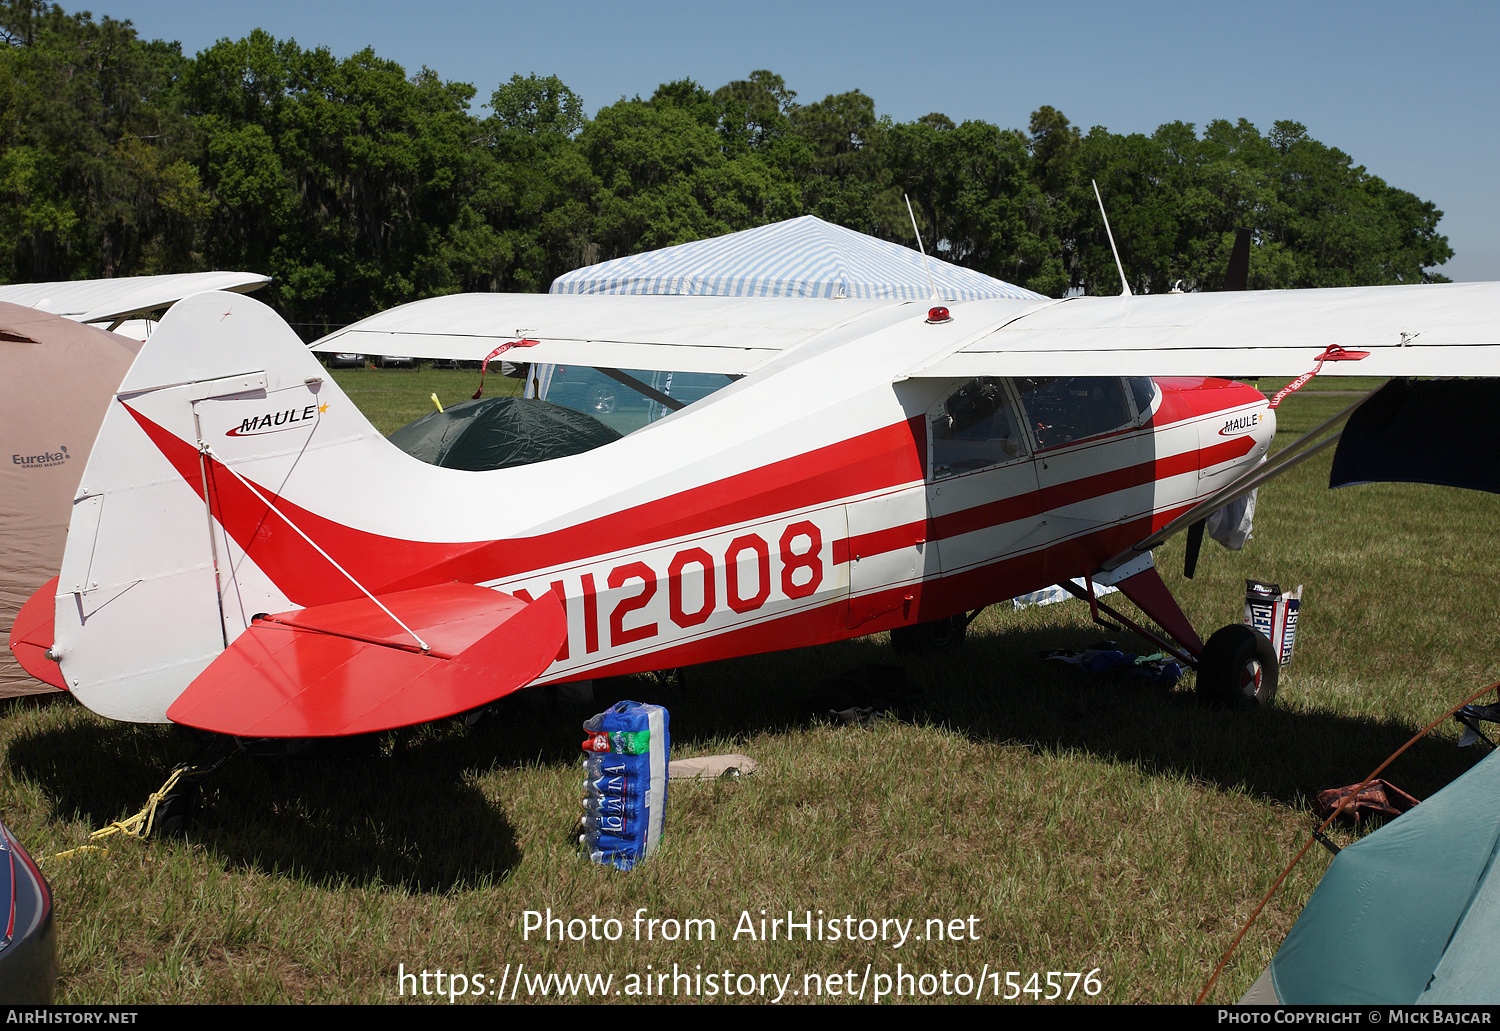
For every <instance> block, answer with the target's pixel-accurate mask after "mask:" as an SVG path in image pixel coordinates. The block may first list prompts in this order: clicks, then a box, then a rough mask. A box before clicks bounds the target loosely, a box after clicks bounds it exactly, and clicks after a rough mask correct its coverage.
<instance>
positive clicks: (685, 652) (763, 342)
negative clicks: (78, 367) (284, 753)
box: [13, 284, 1500, 737]
mask: <svg viewBox="0 0 1500 1031" xmlns="http://www.w3.org/2000/svg"><path fill="white" fill-rule="evenodd" d="M507 343H509V344H511V345H512V346H514V347H520V348H523V349H524V350H518V351H515V352H514V353H513V354H512V355H510V356H511V357H520V358H521V359H522V360H527V361H536V362H555V363H563V364H568V365H587V366H592V367H597V368H601V369H607V370H611V371H615V370H621V369H628V370H667V369H671V370H679V371H690V372H701V373H722V374H725V375H727V376H730V377H738V378H735V379H734V380H733V382H732V383H731V384H730V385H728V386H726V387H724V388H723V389H721V390H718V391H717V392H715V393H712V394H710V395H708V396H707V397H704V398H703V399H701V400H698V401H696V402H695V403H693V404H690V405H688V406H687V407H685V408H683V409H681V410H679V411H674V412H672V413H671V414H670V415H669V416H668V417H666V418H663V419H661V420H659V421H656V422H653V423H651V424H650V425H648V426H646V427H645V428H643V429H640V430H638V431H637V432H634V433H630V434H628V435H626V436H624V437H622V438H621V439H619V440H617V441H615V442H613V443H610V444H607V445H605V446H603V447H599V448H597V449H595V450H592V451H589V452H587V453H583V454H578V455H574V456H572V457H568V458H562V459H555V460H552V461H545V462H540V463H537V464H534V465H528V466H523V467H518V468H509V469H501V470H495V471H490V472H467V471H460V470H453V469H444V468H438V467H435V466H431V465H427V464H424V463H422V462H420V461H418V460H416V459H414V458H412V457H410V456H408V455H407V454H405V453H403V452H402V451H400V450H398V449H397V448H396V447H395V446H394V445H392V444H391V443H389V442H388V441H387V440H386V439H385V438H384V437H383V436H382V435H381V434H380V433H379V432H377V431H376V430H375V429H374V428H373V427H372V426H371V425H370V424H369V422H368V421H366V419H365V418H364V417H363V416H362V415H361V414H360V413H359V411H358V410H357V409H356V408H355V407H354V405H353V404H351V403H350V401H349V399H348V398H347V397H346V396H345V395H344V394H343V393H342V391H340V390H339V388H338V387H337V385H336V384H334V383H333V381H332V380H331V379H329V378H328V376H327V374H326V373H325V372H324V370H323V369H322V367H321V366H320V365H319V364H318V362H317V360H316V359H315V358H314V356H313V355H312V354H310V353H309V352H308V349H307V348H306V347H305V346H304V345H303V344H302V343H301V341H299V340H298V338H297V336H296V335H295V334H294V333H293V332H292V331H291V330H290V329H289V328H288V327H287V326H286V325H285V324H284V323H283V322H282V321H281V320H280V319H279V318H278V317H277V316H276V315H275V314H274V313H273V312H272V311H271V310H270V309H269V308H267V307H265V306H264V305H262V304H260V303H259V302H257V301H254V300H252V299H250V298H247V297H244V296H240V295H236V294H227V293H209V294H202V295H198V296H196V297H192V298H189V299H187V300H185V301H182V302H181V303H179V304H178V305H176V307H174V308H173V309H172V310H171V311H170V312H169V313H168V315H167V316H166V318H165V319H163V321H162V323H161V325H160V327H159V328H158V330H157V331H156V333H155V334H154V335H153V336H152V338H151V339H150V341H149V342H148V343H147V344H146V345H145V347H144V348H143V349H142V350H141V353H140V355H139V357H138V358H137V360H136V362H135V364H134V366H133V367H132V368H131V370H130V372H129V374H128V375H127V376H126V378H125V381H124V382H123V383H122V384H121V387H120V391H119V394H118V395H117V397H116V398H115V400H114V402H113V404H112V406H111V408H110V411H109V414H108V416H107V417H106V419H105V421H104V424H103V428H102V430H101V431H100V436H99V440H98V442H97V443H96V445H95V447H94V450H93V453H92V455H91V456H90V458H89V463H88V466H87V469H86V471H85V473H84V476H83V482H82V485H81V487H80V489H79V492H78V495H77V499H76V502H75V508H74V515H73V520H72V526H71V530H70V534H69V541H68V547H67V553H66V556H65V558H64V561H63V566H62V570H61V574H60V577H59V579H58V581H57V582H56V584H55V585H49V587H48V588H46V589H44V590H43V591H42V592H39V594H38V596H37V597H36V598H35V599H33V602H32V603H31V604H30V605H28V606H27V609H26V610H24V611H23V617H22V618H18V620H17V623H16V630H15V632H14V634H13V645H14V647H15V648H16V650H17V653H18V657H20V658H21V659H22V661H23V663H25V664H26V665H27V668H28V669H31V670H32V671H33V672H35V673H38V674H40V675H43V676H44V677H46V678H49V679H51V680H52V682H54V683H59V684H60V685H61V686H65V687H66V689H67V690H69V691H71V692H73V694H74V695H75V696H76V697H77V698H78V699H79V701H81V702H82V703H83V704H85V705H87V706H88V707H89V708H91V709H93V710H95V711H96V712H99V713H101V714H103V715H105V716H109V717H112V718H115V719H121V720H131V721H141V722H151V721H155V722H161V721H175V722H179V723H183V724H187V725H190V726H193V727H199V728H203V729H206V730H211V731H217V732H220V733H224V734H231V735H236V736H241V737H313V736H330V735H343V734H354V733H361V732H366V731H374V730H381V729H385V728H390V727H396V726H402V725H407V724H412V723H417V722H422V721H426V720H432V719H437V718H440V717H444V716H448V715H452V714H454V713H458V712H461V711H464V710H467V709H470V708H473V707H476V706H479V705H482V704H484V703H487V702H489V701H492V700H494V699H496V698H498V697H500V696H502V695H505V694H507V693H509V692H511V691H514V690H517V689H519V688H522V687H525V686H527V685H532V684H547V683H556V682H561V681H567V680H576V679H583V678H589V677H597V676H603V675H612V674H622V673H630V672H637V671H644V670H655V669H664V668H671V667H677V666H685V665H690V664H693V663H700V662H707V661H711V660H715V659H721V658H725V657H729V656H735V655H744V654H749V653H754V652H762V651H770V650H779V649H786V648H793V647H798V646H802V645H810V644H818V643H822V642H826V641H832V640H836V639H840V638H847V637H855V636H859V635H863V634H870V633H875V632H878V631H886V630H903V629H907V628H914V627H926V626H929V625H936V626H938V627H952V626H955V625H961V621H962V620H963V619H964V618H965V614H966V613H969V612H971V611H973V610H975V609H978V608H980V607H982V606H984V605H986V604H989V603H992V602H995V601H998V600H1002V599H1006V598H1010V597H1013V596H1015V595H1019V594H1022V593H1025V592H1028V591H1032V590H1036V589H1039V588H1042V587H1046V586H1048V585H1051V584H1058V583H1064V582H1066V581H1068V580H1070V579H1071V578H1074V577H1080V576H1092V577H1093V578H1094V579H1095V581H1096V582H1098V581H1104V582H1114V583H1116V584H1117V585H1118V586H1119V587H1120V588H1121V590H1122V591H1123V592H1124V593H1125V595H1126V596H1127V597H1129V598H1130V599H1131V600H1133V601H1134V602H1136V603H1137V605H1139V606H1140V607H1141V608H1142V609H1143V610H1144V611H1145V612H1146V613H1147V615H1149V616H1150V617H1151V618H1152V620H1153V621H1154V622H1155V623H1156V624H1157V625H1158V626H1159V627H1160V628H1161V631H1162V633H1160V634H1157V637H1158V638H1161V639H1163V641H1164V643H1166V644H1168V645H1170V646H1171V647H1173V648H1174V649H1175V650H1176V651H1177V652H1178V653H1179V654H1181V655H1182V656H1183V657H1184V658H1186V659H1187V660H1189V661H1190V662H1191V663H1192V664H1198V663H1199V660H1202V666H1201V668H1200V673H1199V677H1200V684H1207V685H1208V687H1207V690H1208V691H1209V692H1210V693H1211V694H1215V693H1216V694H1219V695H1225V696H1232V695H1234V694H1236V693H1237V692H1239V691H1240V690H1241V687H1242V682H1243V683H1244V685H1245V690H1246V691H1247V692H1248V693H1249V694H1251V695H1252V696H1253V695H1254V694H1255V693H1256V689H1257V688H1256V683H1257V682H1256V681H1255V679H1254V676H1253V675H1254V674H1255V672H1256V670H1257V667H1258V664H1260V663H1262V662H1264V661H1265V659H1266V653H1265V651H1264V650H1263V649H1261V648H1260V646H1259V645H1258V644H1257V643H1255V642H1253V641H1250V640H1249V639H1247V638H1246V637H1245V636H1244V631H1242V630H1236V631H1233V632H1230V633H1228V634H1227V635H1221V636H1216V637H1215V638H1214V639H1212V640H1211V641H1210V644H1209V646H1208V648H1207V650H1206V651H1205V646H1204V645H1203V644H1202V643H1201V641H1200V639H1199V638H1198V636H1197V635H1196V634H1195V633H1194V631H1193V629H1192V627H1191V625H1190V624H1189V622H1188V620H1187V619H1186V618H1185V617H1184V616H1183V615H1182V613H1181V611H1180V610H1179V609H1178V607H1177V605H1176V604H1175V602H1173V600H1172V598H1171V595H1170V593H1169V591H1168V590H1167V588H1166V586H1165V585H1164V584H1163V582H1162V580H1161V578H1160V577H1159V576H1158V575H1157V573H1156V571H1155V570H1154V569H1153V568H1152V565H1151V558H1150V551H1149V549H1150V547H1151V546H1153V545H1154V543H1156V542H1157V541H1159V540H1160V539H1161V537H1162V536H1163V532H1162V531H1164V530H1165V531H1170V530H1173V529H1176V528H1177V527H1179V526H1182V525H1187V524H1189V523H1192V522H1196V521H1197V520H1199V519H1200V518H1202V517H1203V516H1204V515H1206V514H1207V512H1208V511H1210V510H1212V509H1217V508H1218V507H1220V506H1221V505H1223V504H1224V503H1225V502H1226V501H1227V500H1229V499H1230V498H1231V497H1232V496H1233V495H1234V493H1235V492H1236V491H1237V490H1241V489H1248V488H1249V487H1251V486H1253V485H1254V484H1255V483H1256V482H1258V480H1260V479H1263V478H1264V477H1265V475H1266V472H1265V470H1264V469H1262V470H1260V471H1257V467H1259V466H1260V464H1261V463H1262V462H1263V461H1264V460H1265V457H1266V451H1267V448H1268V446H1269V443H1270V440H1271V437H1272V434H1273V432H1274V428H1275V417H1274V412H1272V411H1271V409H1270V408H1269V407H1268V402H1267V400H1266V399H1265V398H1264V397H1263V396H1262V395H1261V394H1260V393H1259V392H1258V391H1256V390H1254V389H1252V388H1250V387H1247V386H1244V385H1241V384H1238V383H1234V382H1231V381H1228V380H1224V379H1215V378H1205V377H1212V376H1215V375H1221V374H1224V373H1233V374H1240V375H1251V374H1254V375H1274V376H1291V375H1297V374H1299V373H1305V372H1307V371H1309V370H1310V369H1312V368H1313V367H1314V365H1315V364H1320V363H1321V362H1322V361H1327V360H1329V359H1332V358H1349V357H1353V356H1354V355H1355V354H1357V353H1358V352H1368V353H1367V354H1366V355H1365V356H1364V357H1362V358H1360V359H1359V360H1345V361H1330V362H1329V364H1328V366H1327V367H1326V368H1325V369H1324V374H1325V375H1327V374H1330V373H1332V374H1344V375H1349V374H1359V375H1377V376H1398V377H1399V376H1496V375H1500V284H1455V285H1443V286H1413V287H1378V288H1359V289H1348V290H1319V291H1311V290H1309V291H1289V292H1260V293H1213V294H1189V295H1162V296H1150V297H1139V296H1137V297H1128V296H1126V297H1103V298H1101V297H1080V298H1072V299H1064V300H1041V301H1023V300H992V301H975V302H966V303H962V304H952V305H950V306H948V307H947V308H943V307H933V305H932V302H920V303H912V302H865V301H848V300H844V301H808V300H764V299H736V298H713V297H588V296H585V297H575V296H552V295H461V296H452V297H443V298H435V299H432V300H428V301H421V302H417V303H415V304H410V305H406V306H404V307H401V308H396V309H393V310H391V311H388V312H385V313H382V314H380V315H377V316H375V317H373V318H371V319H367V320H365V321H364V322H362V323H358V324H356V325H355V326H352V327H350V328H349V329H347V330H345V331H343V332H341V333H339V334H336V335H335V336H333V337H330V338H328V339H327V340H326V341H324V342H323V343H321V344H320V349H322V350H337V351H347V350H357V351H361V352H365V353H376V354H385V353H391V354H395V353H399V354H409V355H415V356H418V357H424V358H434V357H441V358H464V359H474V358H484V357H486V356H487V355H491V354H492V353H493V352H494V351H495V350H497V345H504V344H507ZM1330 345H1340V346H1341V347H1342V349H1343V350H1342V351H1340V350H1338V349H1337V348H1331V346H1330ZM1152 377H1155V378H1154V379H1153V378H1152ZM627 379H628V377H627ZM1304 454H1305V452H1304ZM1247 473H1250V474H1251V475H1250V476H1249V477H1246V476H1245V474H1247ZM1231 485H1234V487H1235V489H1234V490H1231V489H1229V488H1230V487H1231ZM955 620H959V621H960V623H959V624H955V622H954V621H955ZM1152 632H1153V633H1155V632H1154V631H1152ZM1215 642H1220V643H1218V644H1215ZM54 660H55V663H56V664H55V665H54Z"/></svg>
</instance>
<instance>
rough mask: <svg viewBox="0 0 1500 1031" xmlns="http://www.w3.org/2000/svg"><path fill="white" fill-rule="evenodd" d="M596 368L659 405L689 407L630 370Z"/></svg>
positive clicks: (671, 407)
mask: <svg viewBox="0 0 1500 1031" xmlns="http://www.w3.org/2000/svg"><path fill="white" fill-rule="evenodd" d="M595 368H596V369H598V370H599V371H600V372H602V373H604V375H606V376H608V377H609V378H610V379H612V380H614V381H615V382H616V383H623V384H625V386H627V387H629V388H630V389H631V390H634V391H635V392H636V393H638V394H641V395H642V396H644V397H647V398H650V399H651V400H652V401H655V402H656V403H657V404H659V405H666V406H667V407H668V408H670V409H671V410H672V411H674V412H675V411H677V410H678V409H681V408H686V407H687V405H685V404H683V403H682V402H681V401H679V400H677V399H676V398H675V397H670V396H668V395H667V394H663V393H662V392H661V391H660V390H657V389H656V388H655V387H652V386H650V385H648V384H646V383H642V382H641V381H640V380H638V379H636V378H635V377H634V376H632V375H631V374H630V373H628V372H621V371H620V370H619V369H606V368H604V366H602V365H597V366H595Z"/></svg>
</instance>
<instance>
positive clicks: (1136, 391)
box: [1125, 376, 1156, 422]
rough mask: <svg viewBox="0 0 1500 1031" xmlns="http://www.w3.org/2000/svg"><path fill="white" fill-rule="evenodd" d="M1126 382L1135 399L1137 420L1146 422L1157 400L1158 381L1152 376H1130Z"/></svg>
mask: <svg viewBox="0 0 1500 1031" xmlns="http://www.w3.org/2000/svg"><path fill="white" fill-rule="evenodd" d="M1125 382H1126V384H1128V385H1129V387H1130V396H1131V397H1132V398H1133V399H1134V401H1135V415H1136V421H1137V422H1145V421H1146V420H1147V419H1148V418H1150V417H1151V406H1152V405H1153V404H1154V403H1155V402H1156V381H1155V380H1153V379H1152V378H1151V377H1150V376H1130V377H1127V378H1126V380H1125Z"/></svg>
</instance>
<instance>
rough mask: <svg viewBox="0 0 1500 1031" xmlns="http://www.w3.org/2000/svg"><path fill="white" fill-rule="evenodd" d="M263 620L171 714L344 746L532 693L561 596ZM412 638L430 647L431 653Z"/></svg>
mask: <svg viewBox="0 0 1500 1031" xmlns="http://www.w3.org/2000/svg"><path fill="white" fill-rule="evenodd" d="M379 600H380V603H381V604H382V605H384V606H385V607H386V608H388V609H390V611H391V612H392V613H394V614H395V615H396V616H397V617H399V618H400V619H401V621H402V622H403V623H405V624H406V625H407V626H408V627H410V628H411V631H412V632H411V633H408V632H407V631H406V630H404V629H402V627H401V626H400V625H398V624H397V623H396V622H395V620H394V619H392V618H391V616H390V615H389V614H387V613H386V612H384V611H382V610H381V609H380V607H379V606H377V605H376V604H375V603H374V602H372V601H370V600H368V599H364V598H361V599H359V600H356V601H345V602H337V603H334V604H330V605H317V606H313V607H311V608H306V609H299V610H297V611H294V612H285V613H281V614H279V615H274V616H264V617H261V618H258V619H255V620H254V621H252V623H251V624H250V627H249V629H247V630H246V631H245V632H244V633H243V634H241V635H240V636H239V637H237V638H236V639H235V640H234V641H233V642H232V643H231V644H230V645H229V647H228V649H226V650H225V651H224V653H223V654H221V655H220V656H219V657H218V658H217V659H215V660H214V661H213V662H212V663H211V664H210V665H209V667H208V668H207V669H205V670H204V671H203V672H202V673H201V674H199V675H198V677H197V679H195V680H194V681H193V682H192V684H191V685H190V686H189V687H188V688H187V690H186V691H184V692H183V693H182V694H181V696H179V697H178V699H177V700H176V701H175V702H174V703H172V705H171V707H170V708H168V709H167V717H168V718H169V719H171V720H172V721H173V722H175V723H182V724H186V725H187V726H190V727H198V728H199V729H202V730H210V731H214V732H216V733H220V734H232V735H234V736H236V737H336V736H340V735H347V734H365V733H370V732H372V731H379V730H390V729H391V728H393V727H402V726H408V725H410V724H413V723H425V722H427V721H429V720H435V719H441V718H443V717H445V716H452V715H454V714H456V713H460V712H464V711H465V710H468V709H473V708H476V707H477V706H480V705H484V704H486V703H488V702H492V701H494V700H495V699H497V698H500V697H501V696H503V695H506V694H509V693H510V692H512V691H514V690H516V689H517V688H520V687H525V686H526V685H527V684H529V683H530V682H531V681H532V680H534V679H535V678H536V677H537V676H539V675H540V674H541V673H542V671H543V670H545V669H546V668H547V666H548V665H550V664H551V662H552V660H553V659H554V658H556V657H557V653H558V650H559V649H560V648H561V647H562V645H563V642H564V640H565V639H566V637H567V622H566V617H565V615H564V613H563V608H562V604H561V603H560V602H559V601H558V599H557V596H556V595H554V594H552V593H551V592H548V593H547V594H544V595H542V596H541V597H540V598H538V599H537V600H536V601H532V602H526V601H523V600H521V599H520V598H516V597H514V596H512V595H509V594H503V593H501V592H499V591H491V590H487V589H485V588H483V587H474V586H472V585H469V584H459V583H452V584H441V585H438V586H435V587H424V588H420V589H417V590H413V591H399V592H396V593H393V594H386V595H381V596H380V599H379ZM413 634H415V635H416V637H419V638H421V640H422V641H423V642H424V643H425V644H426V645H427V647H428V650H427V651H425V652H424V651H423V650H422V648H421V645H419V644H418V643H417V641H416V640H415V639H414V638H413Z"/></svg>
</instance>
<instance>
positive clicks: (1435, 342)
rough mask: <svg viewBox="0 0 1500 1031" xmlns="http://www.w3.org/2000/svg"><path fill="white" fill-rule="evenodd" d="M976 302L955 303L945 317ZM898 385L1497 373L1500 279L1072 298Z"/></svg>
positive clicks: (1036, 310)
mask: <svg viewBox="0 0 1500 1031" xmlns="http://www.w3.org/2000/svg"><path fill="white" fill-rule="evenodd" d="M977 307H978V305H962V306H961V305H954V306H953V317H954V319H955V321H956V320H958V319H961V318H963V317H964V316H965V314H966V313H967V311H968V310H969V309H971V308H977ZM976 330H977V331H976V333H975V335H974V336H973V337H971V338H970V339H968V340H967V341H966V342H964V343H963V344H962V345H961V346H959V347H957V348H955V349H952V350H951V351H949V352H948V353H947V354H945V355H942V356H940V357H937V358H935V359H933V360H930V361H927V362H924V363H922V364H920V365H917V366H915V367H914V368H912V369H910V370H908V371H907V373H906V377H912V376H924V377H925V376H935V377H970V376H1057V375H1068V374H1077V373H1078V372H1079V371H1082V370H1086V371H1087V373H1088V374H1089V375H1095V376H1228V377H1231V378H1245V377H1252V376H1297V375H1300V374H1302V373H1305V372H1308V371H1309V370H1310V369H1312V367H1313V365H1314V363H1315V361H1316V360H1317V358H1318V356H1319V355H1321V354H1323V353H1324V351H1325V349H1327V348H1328V347H1329V346H1330V345H1334V344H1336V345H1338V346H1340V347H1342V348H1343V349H1344V350H1346V351H1368V352H1369V354H1368V356H1367V357H1364V358H1360V359H1357V360H1344V361H1330V362H1328V364H1326V365H1325V366H1324V367H1323V369H1322V372H1321V373H1320V375H1324V376H1330V375H1331V376H1382V377H1389V376H1500V283H1447V284H1431V285H1420V286H1374V287H1349V288H1344V289H1332V290H1265V291H1254V292H1246V293H1240V292H1227V293H1203V294H1156V295H1152V296H1144V297H1142V296H1136V297H1075V298H1069V299H1065V300H1062V301H1057V302H1054V303H1052V304H1048V305H1038V306H1035V307H1033V309H1032V310H1030V311H1029V312H1026V313H1024V314H1022V315H1020V316H1018V317H1015V318H1011V319H1004V320H997V321H996V322H995V323H993V324H991V325H988V326H983V327H976Z"/></svg>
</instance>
